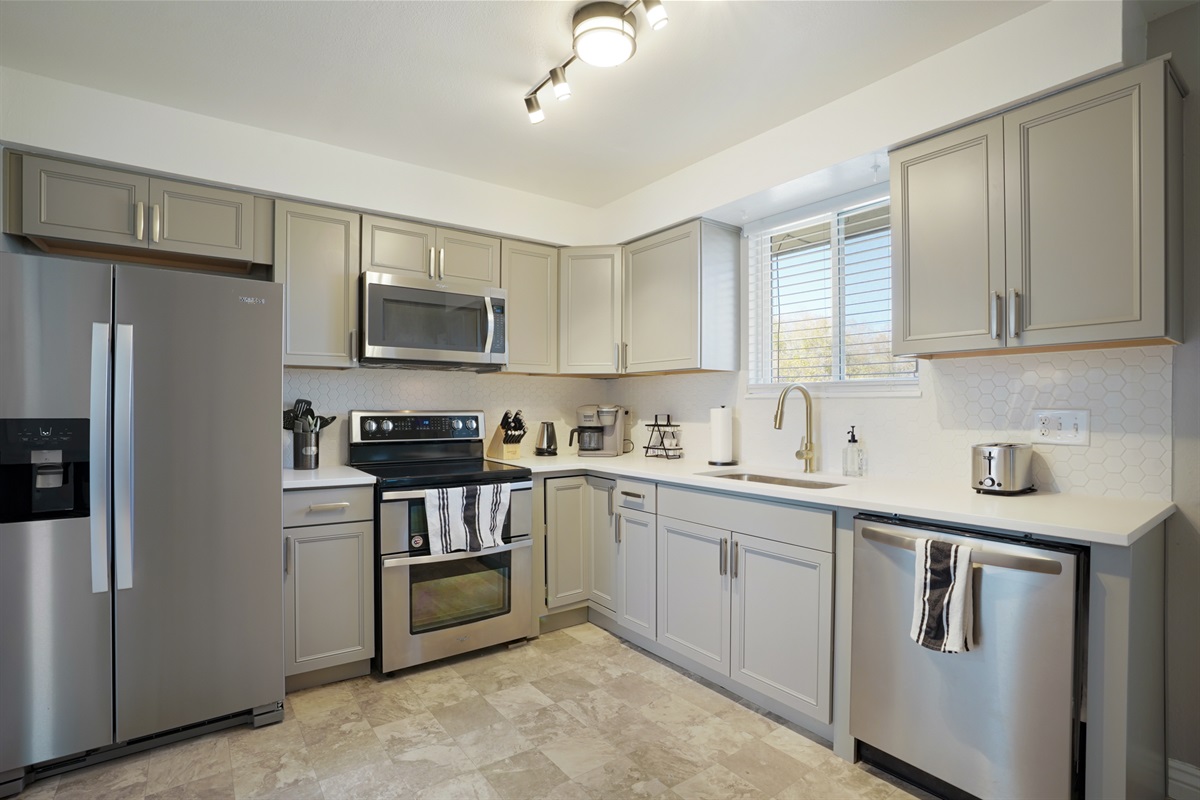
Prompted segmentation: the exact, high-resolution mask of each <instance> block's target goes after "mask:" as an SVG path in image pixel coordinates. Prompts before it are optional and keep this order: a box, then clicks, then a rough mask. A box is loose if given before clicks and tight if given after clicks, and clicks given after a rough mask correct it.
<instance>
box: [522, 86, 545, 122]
mask: <svg viewBox="0 0 1200 800" xmlns="http://www.w3.org/2000/svg"><path fill="white" fill-rule="evenodd" d="M525 110H526V111H527V112H529V121H530V122H532V123H533V124H534V125H537V124H538V123H539V122H541V121H542V120H544V119H545V118H546V112H545V111H542V104H541V103H539V102H538V99H537V95H532V94H530V95H526V96H525Z"/></svg>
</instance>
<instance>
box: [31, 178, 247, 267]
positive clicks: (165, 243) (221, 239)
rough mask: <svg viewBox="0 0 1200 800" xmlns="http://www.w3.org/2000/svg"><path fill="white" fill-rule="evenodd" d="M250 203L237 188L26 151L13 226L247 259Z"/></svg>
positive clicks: (50, 235)
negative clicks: (17, 214) (17, 222)
mask: <svg viewBox="0 0 1200 800" xmlns="http://www.w3.org/2000/svg"><path fill="white" fill-rule="evenodd" d="M254 206H255V203H254V196H253V195H250V194H246V193H244V192H234V191H230V190H228V189H219V188H216V187H212V186H201V185H199V184H194V183H184V182H182V181H171V180H165V179H161V178H151V177H149V176H146V175H139V174H137V173H134V172H125V171H123V170H114V169H105V168H102V167H94V166H91V165H88V164H76V163H74V162H70V161H59V160H57V159H52V158H43V157H41V156H30V155H25V156H22V157H21V207H22V208H21V225H20V231H17V232H19V233H23V234H25V235H26V236H31V237H35V238H46V239H55V240H65V241H77V242H91V243H94V244H102V245H118V246H123V247H131V248H140V249H148V250H153V251H160V252H163V253H172V254H176V253H177V254H186V255H192V256H202V257H211V258H222V259H230V260H235V261H247V262H248V261H251V260H252V259H253V258H254Z"/></svg>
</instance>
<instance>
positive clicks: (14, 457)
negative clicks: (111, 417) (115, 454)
mask: <svg viewBox="0 0 1200 800" xmlns="http://www.w3.org/2000/svg"><path fill="white" fill-rule="evenodd" d="M88 426H89V423H88V420H86V419H2V420H0V522H31V521H36V520H42V519H61V518H63V517H86V516H87V515H88V513H89V509H88Z"/></svg>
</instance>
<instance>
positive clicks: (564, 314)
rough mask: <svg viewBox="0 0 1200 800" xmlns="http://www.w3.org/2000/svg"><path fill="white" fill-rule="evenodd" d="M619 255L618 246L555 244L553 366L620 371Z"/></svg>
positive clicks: (602, 372)
mask: <svg viewBox="0 0 1200 800" xmlns="http://www.w3.org/2000/svg"><path fill="white" fill-rule="evenodd" d="M622 255H623V254H622V250H621V248H620V247H564V248H562V249H561V250H559V261H558V291H559V301H558V310H559V315H560V316H559V324H558V331H559V344H558V366H559V372H562V373H566V374H569V375H615V374H617V373H619V372H620V371H621V355H622V353H621V281H622V276H623V274H624V271H623V270H622V268H621V264H622Z"/></svg>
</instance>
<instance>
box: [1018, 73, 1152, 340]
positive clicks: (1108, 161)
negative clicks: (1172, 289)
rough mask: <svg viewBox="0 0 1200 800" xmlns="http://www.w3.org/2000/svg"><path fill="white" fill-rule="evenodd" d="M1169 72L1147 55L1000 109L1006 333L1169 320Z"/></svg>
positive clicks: (1080, 334) (1104, 329) (1132, 327)
mask: <svg viewBox="0 0 1200 800" xmlns="http://www.w3.org/2000/svg"><path fill="white" fill-rule="evenodd" d="M1165 80H1166V78H1165V75H1164V72H1163V66H1162V64H1160V63H1155V64H1149V65H1147V66H1146V67H1145V68H1142V69H1138V70H1132V71H1130V72H1125V73H1122V74H1120V75H1115V76H1112V77H1110V78H1105V79H1103V80H1099V81H1095V82H1094V83H1089V84H1087V85H1086V86H1081V87H1079V88H1078V89H1073V90H1071V91H1068V92H1063V93H1062V94H1058V95H1055V96H1053V97H1050V98H1047V99H1046V100H1042V101H1040V102H1037V103H1031V104H1030V105H1027V106H1024V107H1022V108H1018V109H1017V110H1016V111H1013V112H1011V113H1009V114H1006V115H1005V116H1004V147H1005V156H1004V168H1005V174H1006V180H1005V191H1006V198H1007V199H1006V203H1007V215H1006V223H1007V226H1008V286H1009V289H1010V292H1014V291H1015V292H1016V293H1017V298H1016V311H1017V315H1016V316H1017V320H1016V321H1017V322H1018V328H1017V331H1018V333H1017V336H1016V337H1013V335H1012V331H1011V330H1010V331H1009V345H1013V344H1021V345H1034V346H1036V345H1053V344H1064V343H1074V342H1094V341H1105V340H1116V339H1134V338H1143V337H1152V336H1162V335H1164V333H1165V332H1166V318H1165V315H1166V303H1164V302H1163V298H1164V297H1165V295H1166V287H1165V278H1166V254H1165V249H1164V248H1165V244H1166V237H1165V235H1164V230H1165V229H1164V219H1165V216H1164V215H1165V213H1166V212H1165V206H1164V203H1165V197H1166V189H1165V185H1164V173H1165V166H1164V165H1165V158H1166V156H1165V149H1164V148H1165V133H1164V102H1165V100H1164V81H1165ZM1010 297H1012V295H1011V294H1010Z"/></svg>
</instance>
